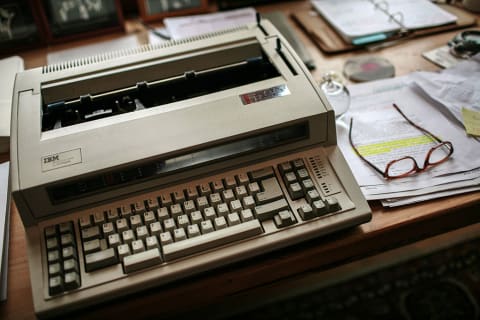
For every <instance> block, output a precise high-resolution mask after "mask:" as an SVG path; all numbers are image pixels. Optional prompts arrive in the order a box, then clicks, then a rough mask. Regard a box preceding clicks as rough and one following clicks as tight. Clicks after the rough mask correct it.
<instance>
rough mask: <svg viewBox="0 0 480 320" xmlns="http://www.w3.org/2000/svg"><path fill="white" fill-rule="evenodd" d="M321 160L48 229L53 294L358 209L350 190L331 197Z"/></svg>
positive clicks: (139, 200) (228, 178) (189, 188)
mask: <svg viewBox="0 0 480 320" xmlns="http://www.w3.org/2000/svg"><path fill="white" fill-rule="evenodd" d="M306 161H309V162H310V163H311V164H310V166H307V165H306ZM318 161H319V159H315V158H305V160H304V159H302V158H294V159H292V160H289V161H284V162H281V163H279V164H275V165H272V166H266V167H260V168H256V167H255V168H254V169H253V170H248V171H244V172H238V171H235V173H234V174H231V175H225V176H215V178H214V179H212V180H210V181H205V180H198V183H196V184H185V185H180V186H179V187H178V188H175V187H174V188H169V189H168V190H167V191H165V192H162V191H160V192H158V193H149V194H146V195H145V196H143V197H142V196H140V197H136V198H135V199H134V200H132V202H128V201H126V202H122V203H120V204H118V203H116V204H115V205H112V206H111V207H108V206H103V207H101V209H98V210H96V209H93V210H91V211H89V212H88V213H87V214H82V215H77V216H76V217H75V219H74V220H73V221H68V222H62V223H60V224H56V225H49V226H47V227H45V228H44V235H45V238H44V239H45V248H46V253H47V254H46V256H47V264H48V268H47V269H48V279H49V280H48V281H49V282H48V286H49V290H48V292H49V295H50V296H55V295H58V294H61V293H62V292H65V291H70V290H75V289H78V288H81V286H82V282H83V278H82V277H83V276H85V277H88V275H92V274H94V273H95V272H99V271H101V270H104V269H106V268H111V267H112V266H121V268H117V269H116V271H117V272H119V273H122V274H123V276H126V275H128V274H131V273H132V272H136V271H139V270H143V269H146V268H149V267H154V266H157V265H168V264H170V263H172V262H175V261H177V260H179V259H182V258H188V257H189V256H192V255H195V254H197V253H202V252H204V251H208V250H212V249H215V248H217V247H220V246H224V245H226V244H230V243H235V242H239V241H242V240H245V239H248V238H252V237H259V236H260V237H261V236H262V235H264V234H266V233H268V234H270V233H273V232H278V231H281V230H283V229H286V228H289V227H291V226H295V225H298V224H302V223H307V222H308V221H310V220H314V219H316V218H319V217H322V216H325V215H329V214H337V213H338V214H341V213H339V212H341V211H342V209H351V208H352V207H354V205H353V203H352V202H351V201H350V200H349V199H348V197H347V196H346V195H345V193H342V192H340V193H338V194H339V195H340V198H339V199H342V202H343V203H341V201H339V199H337V196H335V195H330V194H329V193H336V192H335V190H334V189H335V186H332V185H331V184H330V185H329V184H328V183H326V182H322V179H326V178H328V177H325V176H328V175H329V174H331V173H329V171H328V170H325V169H322V166H321V165H319V164H318V163H317V162H318ZM307 167H308V168H307ZM330 178H331V177H330ZM314 181H316V182H314ZM337 188H339V187H338V186H337ZM332 190H333V192H332ZM345 207H346V208H345ZM75 230H77V233H78V235H77V238H76V237H75ZM77 240H78V241H77ZM80 270H82V271H83V272H80ZM82 274H83V276H81V275H82Z"/></svg>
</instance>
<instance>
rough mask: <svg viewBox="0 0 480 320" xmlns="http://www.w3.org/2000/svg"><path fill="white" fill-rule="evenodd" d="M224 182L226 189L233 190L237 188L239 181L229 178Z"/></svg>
mask: <svg viewBox="0 0 480 320" xmlns="http://www.w3.org/2000/svg"><path fill="white" fill-rule="evenodd" d="M223 182H224V184H225V188H227V189H232V188H234V187H236V186H237V181H236V180H235V177H233V176H228V177H225V178H224V179H223Z"/></svg>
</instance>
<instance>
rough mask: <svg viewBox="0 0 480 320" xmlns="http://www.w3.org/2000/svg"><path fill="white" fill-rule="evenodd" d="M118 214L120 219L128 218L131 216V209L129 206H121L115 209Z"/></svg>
mask: <svg viewBox="0 0 480 320" xmlns="http://www.w3.org/2000/svg"><path fill="white" fill-rule="evenodd" d="M117 211H118V213H119V214H120V216H121V217H122V218H128V217H130V216H131V215H132V208H131V207H130V205H126V204H125V205H122V206H121V207H120V208H118V209H117Z"/></svg>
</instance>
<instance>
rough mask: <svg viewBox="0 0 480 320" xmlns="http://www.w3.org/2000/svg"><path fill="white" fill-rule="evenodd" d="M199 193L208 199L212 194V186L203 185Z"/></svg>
mask: <svg viewBox="0 0 480 320" xmlns="http://www.w3.org/2000/svg"><path fill="white" fill-rule="evenodd" d="M198 192H199V193H200V196H202V197H207V196H209V195H210V193H212V190H211V189H210V185H209V184H208V183H201V184H200V185H199V186H198Z"/></svg>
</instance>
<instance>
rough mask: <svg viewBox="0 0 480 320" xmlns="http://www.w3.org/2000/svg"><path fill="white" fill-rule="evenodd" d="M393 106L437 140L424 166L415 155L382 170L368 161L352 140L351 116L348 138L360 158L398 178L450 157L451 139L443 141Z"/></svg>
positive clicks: (385, 175) (375, 168)
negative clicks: (420, 164)
mask: <svg viewBox="0 0 480 320" xmlns="http://www.w3.org/2000/svg"><path fill="white" fill-rule="evenodd" d="M393 107H394V108H395V109H396V110H397V111H398V112H399V113H400V114H401V115H402V117H403V118H404V119H405V120H407V122H408V123H409V124H411V125H412V126H414V127H415V128H417V129H418V130H420V131H422V132H423V133H424V134H425V135H427V136H429V137H430V138H431V139H433V140H435V141H436V142H437V143H438V144H437V145H436V146H434V147H432V148H430V150H429V151H428V152H427V154H426V155H425V161H424V163H423V167H419V165H418V163H417V161H416V160H415V158H414V157H412V156H405V157H402V158H399V159H396V160H392V161H390V162H389V163H388V164H387V166H386V167H385V170H381V169H380V168H378V167H377V166H376V165H374V164H373V163H372V162H370V161H368V160H367V159H366V158H365V157H364V156H362V155H361V154H360V151H359V150H358V149H357V147H356V146H355V144H354V143H353V140H352V127H353V118H351V119H350V129H349V132H348V138H349V140H350V144H351V146H352V148H353V150H354V151H355V153H356V154H357V155H358V156H359V157H360V159H362V160H363V161H365V163H367V164H368V165H369V166H370V167H372V168H373V169H374V170H375V171H377V172H378V173H379V174H381V175H382V176H383V177H384V178H385V179H398V178H404V177H407V176H410V175H413V174H416V173H420V172H423V171H425V170H427V168H429V167H431V166H436V165H439V164H441V163H443V162H445V161H446V160H448V159H449V158H450V156H451V155H452V154H453V145H452V143H451V142H450V141H442V140H441V139H440V138H438V137H437V136H435V135H434V134H433V133H431V132H430V131H428V130H426V129H424V128H422V127H420V126H419V125H417V124H415V123H414V122H413V121H412V120H410V119H409V118H408V117H407V116H406V115H405V114H404V113H403V112H402V110H400V108H399V107H398V106H397V105H396V104H395V103H394V104H393Z"/></svg>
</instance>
